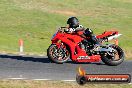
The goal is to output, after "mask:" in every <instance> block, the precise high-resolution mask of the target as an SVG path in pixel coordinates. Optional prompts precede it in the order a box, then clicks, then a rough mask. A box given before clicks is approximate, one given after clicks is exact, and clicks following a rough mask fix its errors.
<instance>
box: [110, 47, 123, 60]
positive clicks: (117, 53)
mask: <svg viewBox="0 0 132 88" xmlns="http://www.w3.org/2000/svg"><path fill="white" fill-rule="evenodd" d="M112 48H114V49H115V52H113V54H114V55H113V56H109V57H110V58H111V60H112V61H118V60H120V59H121V52H122V51H121V50H120V49H119V48H118V47H117V46H113V47H112Z"/></svg>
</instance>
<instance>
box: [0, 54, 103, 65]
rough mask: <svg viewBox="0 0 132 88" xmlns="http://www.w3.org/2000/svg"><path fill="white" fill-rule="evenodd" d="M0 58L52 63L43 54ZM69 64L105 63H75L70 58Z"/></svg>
mask: <svg viewBox="0 0 132 88" xmlns="http://www.w3.org/2000/svg"><path fill="white" fill-rule="evenodd" d="M0 58H6V59H15V60H24V61H32V62H42V63H52V61H50V59H48V58H47V57H45V56H41V57H40V56H38V57H35V56H18V55H7V54H6V55H0ZM66 63H69V64H96V65H105V64H104V63H100V62H99V63H89V62H87V63H75V62H73V61H71V60H69V61H68V62H66Z"/></svg>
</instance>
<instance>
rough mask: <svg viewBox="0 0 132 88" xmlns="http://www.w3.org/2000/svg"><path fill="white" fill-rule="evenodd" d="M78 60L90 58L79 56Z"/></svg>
mask: <svg viewBox="0 0 132 88" xmlns="http://www.w3.org/2000/svg"><path fill="white" fill-rule="evenodd" d="M77 59H78V60H84V59H90V58H89V57H88V56H79V57H78V58H77Z"/></svg>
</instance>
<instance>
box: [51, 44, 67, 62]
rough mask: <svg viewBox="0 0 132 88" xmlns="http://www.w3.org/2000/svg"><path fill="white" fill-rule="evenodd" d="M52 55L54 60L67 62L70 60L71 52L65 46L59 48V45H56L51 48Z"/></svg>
mask: <svg viewBox="0 0 132 88" xmlns="http://www.w3.org/2000/svg"><path fill="white" fill-rule="evenodd" d="M50 55H51V56H52V60H54V61H58V62H65V61H67V60H68V56H69V52H68V50H67V49H65V48H60V49H58V47H57V46H54V47H52V48H51V49H50Z"/></svg>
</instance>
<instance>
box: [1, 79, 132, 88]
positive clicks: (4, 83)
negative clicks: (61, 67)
mask: <svg viewBox="0 0 132 88" xmlns="http://www.w3.org/2000/svg"><path fill="white" fill-rule="evenodd" d="M102 87H103V88H132V85H129V84H86V85H83V86H81V85H78V84H77V83H76V82H63V81H31V80H0V88H102Z"/></svg>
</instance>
